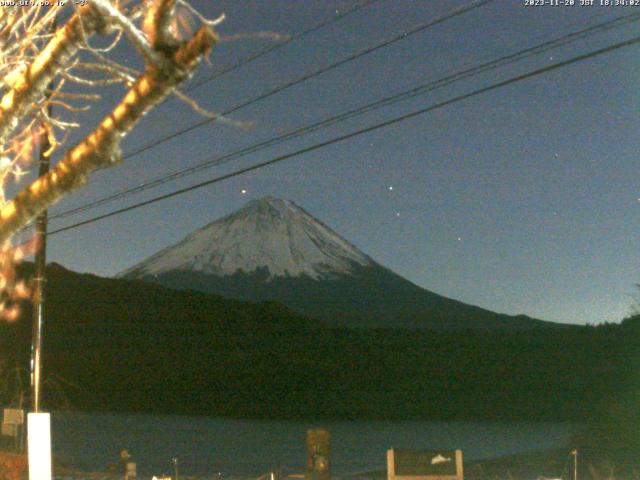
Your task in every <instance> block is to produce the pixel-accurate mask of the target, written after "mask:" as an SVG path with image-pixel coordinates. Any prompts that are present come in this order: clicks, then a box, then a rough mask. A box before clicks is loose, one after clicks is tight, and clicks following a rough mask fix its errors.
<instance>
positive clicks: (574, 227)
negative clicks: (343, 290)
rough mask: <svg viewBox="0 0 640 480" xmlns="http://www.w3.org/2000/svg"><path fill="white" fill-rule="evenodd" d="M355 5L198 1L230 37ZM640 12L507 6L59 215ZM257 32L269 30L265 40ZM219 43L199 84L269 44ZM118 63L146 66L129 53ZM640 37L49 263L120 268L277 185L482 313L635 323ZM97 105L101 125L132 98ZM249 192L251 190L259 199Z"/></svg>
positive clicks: (197, 140)
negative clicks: (116, 105)
mask: <svg viewBox="0 0 640 480" xmlns="http://www.w3.org/2000/svg"><path fill="white" fill-rule="evenodd" d="M357 3H359V2H354V1H347V0H343V1H335V0H323V1H320V0H318V1H304V2H302V1H299V2H291V1H284V0H283V1H272V0H264V1H251V2H250V1H223V2H210V1H196V2H194V5H195V6H196V7H197V8H198V9H199V10H200V11H201V12H203V13H205V14H207V15H208V16H211V17H214V16H217V15H218V14H219V13H221V12H225V14H226V16H227V20H226V21H225V23H224V24H223V25H222V26H221V27H220V33H222V34H223V35H234V34H238V33H249V34H252V33H256V32H266V31H271V32H278V33H281V34H294V33H296V32H298V31H302V30H304V29H306V28H309V27H311V26H313V25H315V24H316V23H319V22H321V21H323V20H325V19H327V18H331V17H332V16H335V15H336V11H338V12H340V11H344V10H346V9H349V8H351V7H353V6H354V5H356V4H357ZM467 3H468V2H466V1H453V0H451V1H440V0H432V1H426V0H425V1H415V0H413V1H409V0H407V1H403V0H379V1H377V2H375V3H374V4H372V5H370V6H367V7H366V8H362V9H361V10H359V11H358V12H357V13H354V14H352V15H349V16H348V17H345V18H344V19H342V20H340V21H338V22H335V23H333V24H331V25H330V26H328V27H326V28H323V29H320V30H318V31H317V32H315V33H313V34H310V35H307V36H305V37H304V38H303V39H301V40H299V41H295V42H292V43H290V44H288V45H286V46H284V47H283V48H280V49H278V50H277V51H274V52H272V53H269V54H267V55H265V56H263V57H261V58H260V59H259V60H256V61H254V62H251V63H249V64H247V65H245V66H243V67H242V68H240V69H238V70H235V71H234V72H231V73H229V74H227V75H224V76H222V77H221V78H219V79H216V80H215V81H212V82H209V83H206V84H205V85H203V86H201V87H200V88H197V89H196V90H194V91H193V92H192V95H193V96H194V98H195V99H196V100H197V101H198V102H199V103H200V105H201V106H203V107H204V108H207V109H210V110H213V111H217V112H221V111H224V110H226V109H228V108H230V107H231V106H233V105H236V104H238V103H240V102H242V101H244V100H246V99H247V98H251V97H254V96H256V95H258V94H260V93H262V92H265V91H268V90H270V89H272V88H274V87H276V86H278V85H280V84H282V83H285V82H287V81H289V80H291V79H295V78H297V77H300V76H302V75H304V74H305V73H308V72H311V71H314V70H315V69H317V68H320V67H322V66H325V65H327V64H330V63H332V62H335V61H337V60H339V59H341V58H344V57H346V56H348V55H351V54H353V53H355V52H357V51H360V50H362V49H364V48H366V47H369V46H371V45H374V44H376V43H379V42H381V41H383V40H385V39H388V38H391V37H393V36H395V35H398V34H399V33H402V32H404V31H409V30H411V29H412V28H414V27H415V26H417V25H419V24H423V23H425V22H427V21H429V20H430V19H433V18H436V17H438V16H441V15H444V14H446V13H447V12H449V11H451V10H452V9H454V8H456V7H458V6H461V5H465V4H467ZM637 11H638V10H637V8H633V7H601V6H598V5H594V6H593V7H584V6H579V5H576V6H573V7H568V6H567V7H551V6H545V7H527V6H525V5H524V0H522V1H515V0H496V1H494V2H491V3H489V4H487V5H485V6H482V7H480V8H478V9H475V10H473V11H471V12H469V13H467V14H465V15H462V16H459V17H456V18H455V19H452V20H450V21H448V22H445V23H443V24H440V25H438V26H436V27H433V28H430V29H428V30H426V31H424V32H422V33H419V34H416V35H412V36H409V37H408V38H406V39H405V40H402V41H400V42H397V43H395V44H393V45H391V46H389V47H387V48H384V49H381V50H379V51H377V52H374V53H372V54H370V55H367V56H364V57H362V58H360V59H358V60H356V61H354V62H350V63H348V64H346V65H343V66H341V67H339V68H337V69H334V70H332V71H331V72H327V73H326V74H323V75H320V76H318V77H316V78H313V79H311V80H309V81H307V82H304V83H303V84H300V85H297V86H295V87H292V88H290V89H288V90H287V91H286V92H282V93H280V94H277V95H274V96H272V97H270V98H268V99H265V100H263V101H260V102H256V103H255V104H253V105H251V106H250V107H247V108H244V109H241V110H240V111H238V112H236V113H234V114H233V115H231V116H230V118H231V119H234V120H238V121H243V122H251V124H252V126H251V128H239V127H237V126H233V125H228V124H221V123H213V124H210V125H208V126H206V127H203V128H198V129H195V130H193V131H192V132H190V133H188V134H185V135H182V136H180V137H179V138H177V139H175V140H174V141H171V142H167V143H165V144H163V145H162V146H160V147H158V148H155V149H151V150H148V151H146V152H145V153H143V154H141V155H138V156H136V157H133V158H130V159H127V160H126V161H125V162H124V164H122V165H120V166H118V167H116V168H114V169H112V170H110V171H101V172H98V173H96V174H95V175H94V176H93V177H92V178H91V180H90V182H89V185H88V186H87V187H85V188H84V189H83V190H82V191H79V192H78V193H76V194H73V195H71V196H69V197H68V198H66V199H65V200H63V201H62V202H61V203H60V204H58V205H56V206H55V207H53V208H52V209H51V213H52V214H54V213H56V212H60V211H63V210H66V209H68V208H71V207H75V206H78V205H83V204H85V203H87V202H88V201H92V200H94V199H99V198H101V197H103V196H104V195H108V194H110V193H112V192H114V191H118V190H119V189H121V188H124V187H129V186H134V185H136V184H139V183H142V182H144V181H147V180H149V179H152V178H155V177H156V176H158V175H162V174H164V173H166V172H171V171H173V170H175V169H181V168H188V167H189V166H192V165H194V164H196V163H198V162H200V161H203V160H206V159H208V158H211V157H215V156H219V155H222V154H225V153H228V152H232V151H234V150H236V149H239V148H242V147H244V146H247V145H251V144H253V143H255V142H257V141H260V140H264V139H268V138H271V137H272V136H274V135H277V134H280V133H282V132H285V131H287V130H289V129H291V128H294V127H297V126H300V125H304V124H307V123H310V122H314V121H317V120H320V119H323V118H325V117H328V116H330V115H333V114H336V113H339V112H342V111H344V110H347V109H349V108H355V107H358V106H361V105H364V104H367V103H369V102H372V101H375V100H377V99H380V98H382V97H385V96H388V95H391V94H393V93H397V92H401V91H403V90H406V89H408V88H411V87H414V86H416V85H418V84H421V83H424V82H427V81H430V80H436V79H438V78H441V77H444V76H446V75H448V74H451V73H453V72H456V71H459V70H461V69H464V68H468V67H470V66H474V65H477V64H480V63H482V62H486V61H488V60H491V59H493V58H498V57H500V56H503V55H506V54H509V53H512V52H516V51H519V50H521V49H524V48H527V47H530V46H533V45H535V44H538V43H541V42H543V41H546V40H550V39H552V38H555V37H560V36H562V35H564V34H567V33H570V32H572V31H577V30H580V29H582V28H584V27H586V26H589V25H593V24H596V23H599V22H602V21H604V20H607V19H611V18H614V17H618V16H621V15H626V14H629V13H635V12H637ZM636 33H637V23H633V24H631V25H629V26H627V27H625V28H620V29H616V30H612V31H608V32H605V33H600V34H598V35H594V36H592V37H589V38H587V39H584V40H580V41H578V42H576V43H574V44H571V45H568V46H564V47H562V48H559V49H557V50H554V51H551V52H546V53H545V54H541V55H538V56H535V57H532V58H529V59H526V60H524V61H522V62H519V63H517V64H514V65H511V66H508V67H505V68H501V69H498V70H494V71H491V72H487V73H484V74H481V75H478V76H476V77H473V78H470V79H466V80H463V81H461V82H458V83H456V84H454V85H451V86H447V87H445V88H442V89H439V90H437V91H434V92H430V93H429V94H427V95H424V96H420V97H417V98H414V99H411V100H408V101H405V102H401V103H399V104H396V105H394V106H391V107H386V108H384V109H381V110H378V111H375V112H371V113H368V114H366V115H363V116H360V117H357V118H355V119H351V120H349V121H347V122H344V123H341V124H339V125H335V126H333V127H331V128H328V129H326V130H322V131H321V132H316V133H313V134H311V135H307V136H305V137H302V138H300V139H296V140H293V141H290V142H287V143H284V144H281V145H278V146H275V147H272V148H269V149H266V150H263V151H261V152H259V153H256V154H252V155H249V156H247V157H245V158H243V159H241V160H236V161H234V162H231V163H228V164H225V165H223V166H219V167H216V168H212V169H209V170H206V171H204V172H199V173H198V174H197V175H195V176H191V177H187V178H184V179H182V180H179V181H177V182H173V183H169V184H166V185H163V186H162V187H160V188H157V189H154V190H151V191H148V192H145V193H144V194H140V195H137V196H132V197H128V198H127V199H124V200H122V201H120V202H115V203H112V204H109V205H105V206H103V207H101V208H98V209H95V210H91V211H88V212H85V213H84V214H82V215H78V216H74V217H69V218H65V219H61V220H56V221H52V222H51V227H50V228H52V229H55V228H59V227H62V226H64V225H68V224H71V223H75V222H77V221H80V220H83V219H86V218H90V217H92V216H94V215H97V214H100V213H105V212H108V211H110V210H113V209H115V208H119V207H123V206H126V205H128V204H131V203H134V202H136V201H140V200H144V199H146V198H150V197H153V196H155V195H159V194H161V193H166V192H169V191H171V190H174V189H176V188H179V187H183V186H187V185H190V184H192V183H197V182H199V181H203V180H206V179H208V178H211V177H215V176H217V175H220V174H223V173H226V172H229V171H232V170H235V169H237V168H239V167H242V166H246V165H250V164H254V163H257V162H260V161H264V160H268V159H270V158H273V157H276V156H278V155H282V154H285V153H288V152H291V151H294V150H296V149H298V148H302V147H304V146H307V145H311V144H313V143H316V142H319V141H323V140H326V139H329V138H332V137H334V136H338V135H342V134H345V133H347V132H350V131H353V130H357V129H359V128H362V127H365V126H367V125H370V124H373V123H376V122H381V121H384V120H385V119H388V118H391V117H393V116H396V115H401V114H403V113H407V112H410V111H413V110H417V109H419V108H424V107H426V106H429V105H431V104H434V103H437V102H439V101H443V100H446V99H448V98H452V97H454V96H456V95H460V94H463V93H466V92H469V91H472V90H475V89H477V88H480V87H483V86H486V85H490V84H492V83H494V82H496V81H500V80H504V79H507V78H510V77H512V76H515V75H518V74H521V73H524V72H527V71H530V70H533V69H536V68H540V67H542V66H545V65H548V64H550V63H553V62H556V61H561V60H565V59H568V58H571V57H573V56H576V55H579V54H582V53H586V52H589V51H592V50H595V49H598V48H601V47H604V46H607V45H610V44H612V43H615V42H618V41H621V40H624V39H628V38H631V37H633V36H634V34H636ZM250 36H251V35H250ZM254 37H255V38H249V39H245V40H234V41H227V42H223V43H221V44H220V45H218V46H216V48H215V49H214V52H213V55H212V56H211V65H210V66H203V68H201V70H200V71H199V73H198V76H197V77H196V80H198V79H199V78H205V77H207V76H208V75H211V74H213V73H215V72H216V71H219V70H220V69H223V68H224V67H225V66H228V65H232V64H234V63H235V62H237V61H238V60H239V59H242V58H244V57H245V56H246V55H248V54H250V53H251V52H255V51H259V50H261V49H263V48H265V47H266V46H268V45H270V40H266V39H263V38H258V37H259V36H257V35H254ZM119 55H120V57H121V58H123V59H125V60H128V61H131V62H134V60H133V56H131V55H130V53H129V52H127V51H124V50H122V51H121V52H120V53H119ZM639 80H640V47H638V46H632V47H629V48H625V49H621V50H618V51H616V52H613V53H611V54H608V55H605V56H601V57H597V58H594V59H590V60H587V61H585V62H581V63H580V64H575V65H571V66H568V67H566V68H562V69H559V70H557V71H554V72H550V73H548V74H545V75H542V76H538V77H534V78H531V79H528V80H525V81H522V82H519V83H516V84H512V85H510V86H507V87H504V88H500V89H497V90H495V91H492V92H488V93H486V94H483V95H479V96H476V97H474V98H471V99H468V100H464V101H461V102H458V103H455V104H453V105H450V106H448V107H446V108H443V109H440V110H437V111H434V112H431V113H428V114H425V115H422V116H419V117H416V118H414V119H411V120H409V121H406V122H402V123H400V124H397V125H394V126H391V127H388V128H385V129H381V130H377V131H376V132H373V133H370V134H365V135H361V136H359V137H356V138H354V139H351V140H348V141H345V142H341V143H339V144H335V145H332V146H329V147H326V148H323V149H320V150H317V151H314V152H312V153H310V154H306V155H303V156H299V157H296V158H295V159H291V160H289V161H286V162H283V163H281V164H278V165H276V166H272V167H268V168H264V169H262V170H258V171H255V172H253V173H250V174H247V175H243V176H240V177H236V178H234V179H232V180H229V181H226V182H223V183H219V184H215V185H213V186H210V187H207V188H204V189H200V190H196V191H193V192H191V193H188V194H186V195H182V196H180V197H176V198H173V199H170V200H167V201H164V202H159V203H156V204H154V205H151V206H148V207H145V208H143V209H139V210H136V211H132V212H129V213H126V214H123V215H119V216H116V217H112V218H109V219H107V220H103V221H100V222H96V223H94V224H91V225H87V226H84V227H80V228H77V229H74V230H70V231H68V232H65V233H61V234H59V235H55V236H52V237H51V239H50V243H49V252H48V255H49V261H56V262H59V263H61V264H63V265H65V266H66V267H68V268H71V269H74V270H78V271H83V272H93V273H96V274H99V275H105V276H109V275H114V274H116V273H117V272H119V271H121V270H124V269H125V268H127V267H129V266H131V265H132V264H134V263H136V262H138V261H140V260H142V259H143V258H145V257H147V256H149V255H151V254H152V253H154V252H155V251H157V250H159V249H161V248H163V247H165V246H167V245H169V244H171V243H173V242H176V241H178V240H180V239H181V238H182V237H184V236H185V235H186V234H188V233H190V232H191V231H192V230H194V229H196V228H198V227H200V226H202V225H204V224H206V223H209V222H211V221H213V220H215V219H217V218H218V217H220V216H222V215H224V214H227V213H229V212H231V211H233V210H235V209H237V208H239V207H240V206H242V205H243V204H244V203H245V202H247V201H249V200H251V199H254V198H259V197H262V196H265V195H272V196H277V197H283V198H288V199H291V200H293V201H295V202H296V203H298V204H299V205H301V206H302V207H304V208H305V209H306V210H308V211H309V212H310V213H312V214H313V215H315V216H316V217H318V218H320V219H321V220H322V221H324V222H325V223H326V224H328V225H329V226H331V227H332V228H333V229H335V230H336V231H338V232H339V233H340V234H342V235H343V236H344V237H345V238H347V239H348V240H349V241H351V242H352V243H354V244H355V245H356V246H358V247H359V248H360V249H362V250H363V251H365V252H366V253H367V254H369V255H371V256H372V257H374V258H375V259H376V260H378V261H379V262H380V263H382V264H384V265H386V266H387V267H389V268H391V269H392V270H395V271H396V272H398V273H399V274H401V275H403V276H405V277H406V278H408V279H409V280H411V281H413V282H414V283H416V284H418V285H420V286H422V287H424V288H427V289H429V290H432V291H434V292H437V293H439V294H441V295H445V296H447V297H451V298H455V299H458V300H461V301H464V302H467V303H472V304H476V305H480V306H482V307H484V308H487V309H490V310H494V311H499V312H505V313H511V314H519V313H524V314H527V315H530V316H534V317H538V318H542V319H546V320H555V321H563V322H571V323H600V322H603V321H619V320H621V319H622V318H623V317H624V316H625V315H627V314H628V313H629V311H630V308H631V306H632V304H633V302H634V298H633V296H634V293H635V287H634V284H635V283H637V282H640V274H639V272H640V269H639V268H638V267H639V261H638V260H639V258H638V251H639V250H638V246H639V245H638V228H639V227H640V216H639V211H640V210H639V209H640V188H639V187H640V186H639V180H638V178H639V176H638V173H639V172H638V162H637V154H638V151H640V137H639V136H638V135H637V128H638V125H639V122H638V120H639V109H638V107H639V106H640V105H639V102H638V100H639V95H640V94H639V93H638V88H637V85H638V84H639ZM118 95H119V93H118V92H116V91H111V90H107V91H105V95H104V101H103V102H101V103H100V104H98V105H96V106H95V107H94V109H93V111H92V112H91V113H90V114H89V115H87V116H85V117H82V120H83V124H85V125H86V126H90V125H91V124H92V123H93V122H95V121H96V119H97V118H99V115H101V114H102V113H104V112H105V111H106V110H107V108H108V106H109V105H110V104H112V103H113V102H114V101H115V99H117V98H118ZM199 120H201V117H199V116H198V115H197V114H196V113H194V112H192V111H191V110H190V109H189V108H188V107H187V106H185V105H184V104H182V103H180V102H178V101H175V100H171V101H169V102H167V103H165V104H164V105H162V106H161V107H159V108H157V109H156V110H155V111H154V112H152V113H151V114H149V115H148V116H147V117H145V119H144V120H143V121H142V122H141V124H140V125H139V127H138V128H137V129H136V131H135V132H134V133H133V134H131V135H130V136H129V137H127V139H126V140H125V142H124V144H123V150H124V151H125V153H126V152H128V151H132V150H134V149H135V148H137V147H139V146H142V145H145V144H147V143H148V142H149V141H151V140H153V139H156V138H158V137H161V136H163V135H166V134H168V133H171V132H174V131H176V130H179V129H180V128H182V127H185V126H188V125H190V124H192V123H194V122H197V121H199ZM243 191H245V192H244V193H243Z"/></svg>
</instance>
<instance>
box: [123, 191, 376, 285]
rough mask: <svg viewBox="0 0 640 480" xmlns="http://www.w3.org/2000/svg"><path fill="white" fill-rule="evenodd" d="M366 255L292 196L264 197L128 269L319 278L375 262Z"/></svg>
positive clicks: (154, 273) (130, 272) (142, 273)
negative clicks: (257, 273)
mask: <svg viewBox="0 0 640 480" xmlns="http://www.w3.org/2000/svg"><path fill="white" fill-rule="evenodd" d="M373 264H374V262H373V260H371V258H369V257H368V256H367V255H365V254H364V253H362V252H361V251H360V250H358V249H357V248H356V247H354V246H353V245H351V244H350V243H349V242H347V241H346V240H345V239H343V238H342V237H340V235H338V234H337V233H336V232H334V231H333V230H331V229H330V228H329V227H327V226H326V225H324V224H323V223H322V222H320V221H319V220H317V219H315V218H314V217H313V216H311V215H310V214H309V213H307V212H306V211H305V210H304V209H302V208H301V207H299V206H298V205H296V204H295V203H294V202H292V201H290V200H282V199H278V198H273V197H265V198H262V199H259V200H253V201H251V202H249V203H247V204H246V205H245V206H244V207H243V208H241V209H240V210H237V211H236V212H234V213H232V214H230V215H228V216H226V217H224V218H222V219H220V220H217V221H215V222H213V223H210V224H209V225H206V226H205V227H203V228H201V229H199V230H197V231H195V232H193V233H192V234H190V235H188V236H187V237H185V238H184V239H183V240H182V241H180V242H179V243H177V244H175V245H173V246H171V247H168V248H166V249H164V250H161V251H160V252H158V253H156V254H155V255H153V256H152V257H150V258H148V259H146V260H144V261H143V262H141V263H139V264H138V265H135V266H134V267H132V268H130V269H129V270H127V271H125V272H123V273H122V274H121V275H122V276H136V277H138V276H147V275H149V276H158V275H161V274H163V273H166V272H170V271H191V272H199V273H203V274H214V275H219V276H225V275H234V274H236V273H247V274H249V273H253V272H256V271H258V270H265V269H266V271H267V272H268V274H269V277H282V276H289V277H298V276H302V275H306V276H308V277H310V278H312V279H319V278H323V277H328V276H331V275H335V274H344V273H349V272H350V271H351V270H352V269H353V268H354V267H355V266H367V265H373Z"/></svg>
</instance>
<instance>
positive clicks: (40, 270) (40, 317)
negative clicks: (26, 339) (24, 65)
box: [31, 17, 57, 413]
mask: <svg viewBox="0 0 640 480" xmlns="http://www.w3.org/2000/svg"><path fill="white" fill-rule="evenodd" d="M56 28H57V21H56V18H55V17H54V18H53V19H52V20H51V23H50V24H49V33H50V34H54V33H55V31H56ZM53 87H54V85H53V82H51V83H50V84H49V86H48V87H47V90H46V92H45V98H46V99H47V100H48V99H49V98H50V97H51V93H52V92H53ZM52 110H53V109H52V107H51V104H49V105H47V113H48V115H49V117H51V114H52ZM48 128H49V127H48V126H47V124H46V122H44V121H43V122H42V123H41V124H40V154H39V168H38V176H39V177H41V176H42V175H45V174H46V173H47V172H49V161H50V156H51V151H50V149H51V143H50V142H49V131H48ZM47 220H48V212H47V210H44V211H43V212H42V213H40V214H39V215H38V216H37V218H36V233H35V245H36V252H35V268H36V274H35V278H34V291H33V322H32V330H31V333H32V339H31V411H32V412H34V413H38V412H39V411H40V393H41V392H40V387H41V366H42V358H41V357H42V324H43V322H44V298H45V295H44V287H45V284H46V281H47V279H46V273H45V268H46V265H47Z"/></svg>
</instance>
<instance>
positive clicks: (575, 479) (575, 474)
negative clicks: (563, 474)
mask: <svg viewBox="0 0 640 480" xmlns="http://www.w3.org/2000/svg"><path fill="white" fill-rule="evenodd" d="M571 455H573V480H578V450H577V449H576V450H573V451H572V452H571Z"/></svg>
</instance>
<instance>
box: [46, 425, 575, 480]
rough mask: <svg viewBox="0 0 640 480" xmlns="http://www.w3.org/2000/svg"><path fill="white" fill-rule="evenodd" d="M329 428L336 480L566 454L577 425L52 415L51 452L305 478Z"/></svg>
mask: <svg viewBox="0 0 640 480" xmlns="http://www.w3.org/2000/svg"><path fill="white" fill-rule="evenodd" d="M314 427H321V428H329V429H330V430H331V434H332V454H331V455H332V457H331V459H332V471H333V473H334V474H336V475H345V474H349V473H356V472H362V471H366V470H372V469H381V468H384V466H385V461H386V460H385V459H386V451H387V449H388V448H391V447H395V448H413V449H425V450H428V449H445V448H447V449H449V448H460V449H462V451H463V455H464V459H465V461H469V460H477V459H482V458H492V457H497V456H501V455H507V454H512V453H520V452H525V451H531V450H540V449H545V448H554V447H564V446H566V445H567V443H568V439H569V436H570V435H571V432H572V429H573V427H572V425H570V424H561V423H520V422H518V423H481V422H418V421H409V422H384V421H354V422H288V421H287V422H285V421H259V420H229V419H219V418H207V417H182V416H158V415H123V414H84V413H53V414H52V435H53V440H52V441H53V451H54V454H55V455H58V456H60V457H61V458H62V459H64V460H65V461H66V463H68V464H70V465H72V466H74V467H75V468H78V469H82V470H93V471H96V470H98V471H105V470H106V468H107V466H108V465H109V464H110V463H113V462H115V461H117V459H118V454H119V452H120V450H121V449H123V448H125V449H127V450H128V451H129V453H130V454H131V455H132V459H133V460H134V461H136V463H137V464H138V475H139V476H143V477H149V476H151V475H160V474H162V473H167V474H169V473H170V472H171V471H172V466H171V459H172V458H173V457H177V458H178V459H179V466H180V473H181V474H184V475H198V476H210V477H213V476H214V475H215V476H216V477H217V475H218V472H220V473H221V474H222V476H228V475H242V476H254V477H258V476H259V475H261V474H264V473H267V472H268V471H269V470H270V469H271V468H277V467H282V468H283V470H284V472H285V473H291V472H302V471H303V469H304V465H305V459H306V452H305V435H306V430H307V429H308V428H314Z"/></svg>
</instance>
